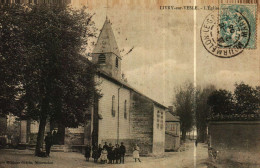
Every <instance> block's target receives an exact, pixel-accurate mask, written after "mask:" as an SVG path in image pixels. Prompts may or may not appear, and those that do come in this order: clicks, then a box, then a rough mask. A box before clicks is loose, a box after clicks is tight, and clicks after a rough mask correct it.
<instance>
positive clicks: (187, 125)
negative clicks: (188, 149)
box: [174, 83, 195, 141]
mask: <svg viewBox="0 0 260 168" xmlns="http://www.w3.org/2000/svg"><path fill="white" fill-rule="evenodd" d="M194 91H195V89H194V87H193V85H192V83H187V84H185V86H184V87H179V88H178V89H176V94H175V102H174V106H175V110H176V114H177V115H178V116H179V117H180V126H181V132H182V140H184V141H185V139H186V132H188V131H190V130H191V128H192V126H193V125H194V119H193V118H194V115H193V114H194V113H193V112H194V99H193V98H194Z"/></svg>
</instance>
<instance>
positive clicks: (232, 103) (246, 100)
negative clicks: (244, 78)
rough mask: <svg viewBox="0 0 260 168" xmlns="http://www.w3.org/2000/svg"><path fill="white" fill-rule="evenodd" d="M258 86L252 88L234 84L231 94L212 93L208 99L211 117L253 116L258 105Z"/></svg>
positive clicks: (259, 100)
mask: <svg viewBox="0 0 260 168" xmlns="http://www.w3.org/2000/svg"><path fill="white" fill-rule="evenodd" d="M259 95H260V90H259V86H257V87H255V88H253V87H252V86H249V85H247V84H244V83H240V84H235V90H234V93H233V94H232V93H231V92H230V91H227V90H221V89H220V90H217V91H214V92H213V93H212V94H211V95H210V96H209V98H208V105H209V106H210V107H211V111H212V115H219V114H221V115H228V114H255V113H258V110H259V103H260V96H259Z"/></svg>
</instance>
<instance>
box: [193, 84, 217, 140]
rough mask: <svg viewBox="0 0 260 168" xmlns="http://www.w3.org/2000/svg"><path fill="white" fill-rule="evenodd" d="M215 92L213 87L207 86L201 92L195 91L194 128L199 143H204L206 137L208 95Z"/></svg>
mask: <svg viewBox="0 0 260 168" xmlns="http://www.w3.org/2000/svg"><path fill="white" fill-rule="evenodd" d="M214 91H215V86H213V85H209V86H207V87H205V88H203V90H202V91H201V90H199V89H198V90H197V97H196V113H195V116H196V128H197V135H198V140H199V141H202V142H203V141H205V140H206V137H207V136H206V135H207V118H208V117H209V115H210V106H209V105H208V104H207V101H208V97H209V95H210V94H211V93H212V92H214Z"/></svg>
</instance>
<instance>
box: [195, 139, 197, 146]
mask: <svg viewBox="0 0 260 168" xmlns="http://www.w3.org/2000/svg"><path fill="white" fill-rule="evenodd" d="M195 146H196V147H197V146H198V140H197V139H196V140H195Z"/></svg>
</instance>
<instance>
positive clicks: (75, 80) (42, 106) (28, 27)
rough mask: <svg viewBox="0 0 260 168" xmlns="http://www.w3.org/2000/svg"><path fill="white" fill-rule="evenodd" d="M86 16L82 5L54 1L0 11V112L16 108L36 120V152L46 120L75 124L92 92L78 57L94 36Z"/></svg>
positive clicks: (86, 67)
mask: <svg viewBox="0 0 260 168" xmlns="http://www.w3.org/2000/svg"><path fill="white" fill-rule="evenodd" d="M92 16H93V15H91V14H89V13H87V12H86V9H85V8H83V9H80V10H73V9H70V8H66V7H64V6H55V5H53V6H50V5H49V6H47V5H33V6H21V5H8V6H4V7H2V8H1V10H0V27H1V36H0V40H1V44H0V45H1V46H0V56H1V60H0V61H1V62H0V63H3V65H4V66H3V68H1V74H0V76H1V78H2V79H3V81H2V83H1V88H3V90H4V91H5V92H4V93H1V97H0V98H1V99H0V101H1V102H0V103H1V104H3V105H4V106H3V107H4V108H2V106H1V112H2V113H6V112H12V113H13V114H15V115H17V116H21V109H22V110H23V111H24V113H23V114H24V116H25V117H26V118H28V119H33V120H38V121H40V126H39V133H38V137H37V147H36V155H37V152H39V149H40V147H41V145H42V142H43V135H44V129H45V125H46V120H47V119H48V118H49V119H51V120H52V121H56V122H59V123H63V124H64V126H69V127H77V126H78V125H79V124H83V123H84V121H85V119H86V115H85V113H86V110H87V109H88V108H89V107H90V106H91V105H92V103H93V97H94V95H95V94H98V91H97V90H96V89H95V85H96V84H95V82H94V74H95V67H94V66H93V65H92V64H90V62H89V61H88V60H87V59H86V58H84V57H83V56H82V53H84V50H85V49H86V47H87V46H88V39H89V38H91V37H94V36H95V33H94V32H95V30H96V29H95V27H94V22H93V21H92ZM9 90H11V91H9ZM6 102H11V103H9V104H10V105H9V104H8V103H6ZM12 102H15V103H12ZM5 104H7V105H8V106H6V107H5ZM12 107H15V108H12ZM13 109H19V110H16V111H15V110H13Z"/></svg>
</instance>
